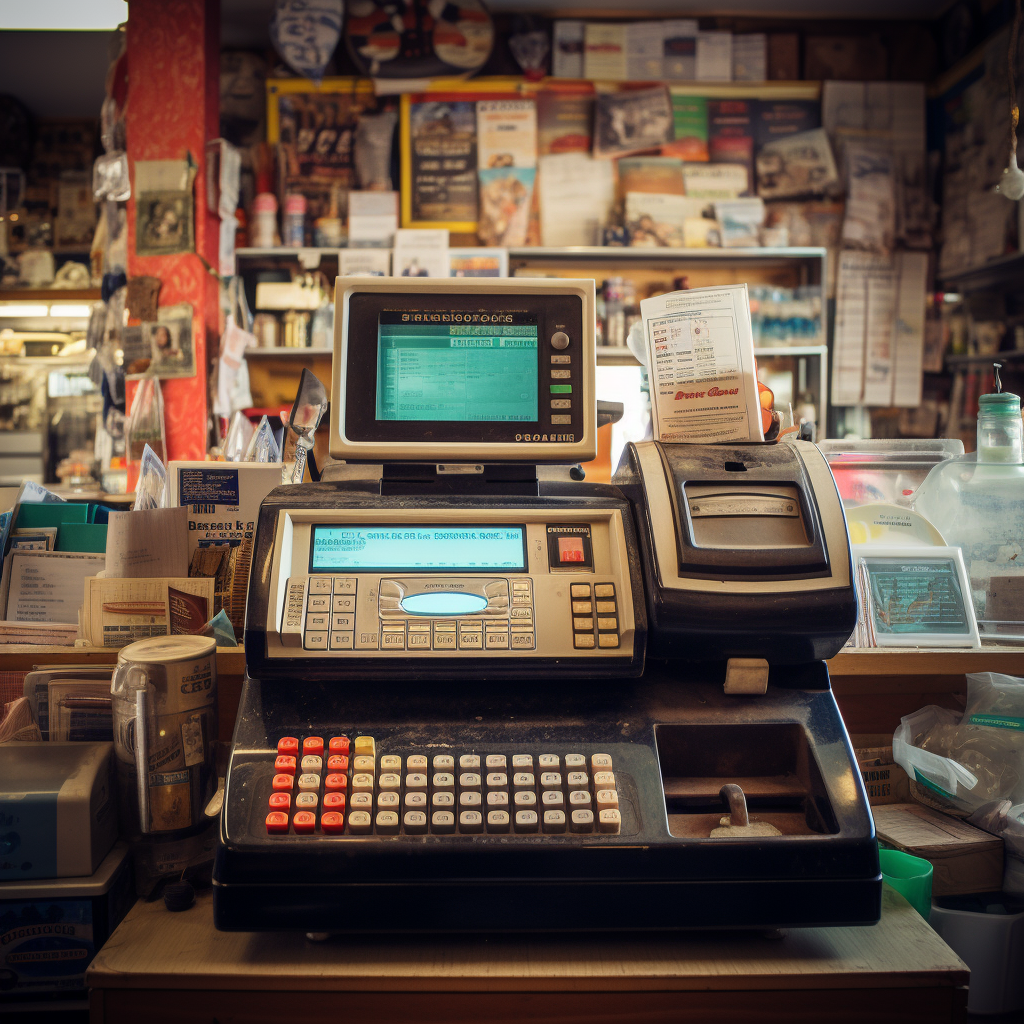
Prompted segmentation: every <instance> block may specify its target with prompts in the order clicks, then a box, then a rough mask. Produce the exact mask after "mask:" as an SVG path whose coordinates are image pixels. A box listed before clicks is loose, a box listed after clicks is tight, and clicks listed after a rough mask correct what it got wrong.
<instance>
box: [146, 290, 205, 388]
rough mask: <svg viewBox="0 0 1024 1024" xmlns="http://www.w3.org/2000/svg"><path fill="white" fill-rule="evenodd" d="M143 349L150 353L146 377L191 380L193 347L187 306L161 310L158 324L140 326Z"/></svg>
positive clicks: (188, 307) (192, 374)
mask: <svg viewBox="0 0 1024 1024" xmlns="http://www.w3.org/2000/svg"><path fill="white" fill-rule="evenodd" d="M142 338H143V345H144V347H145V348H147V349H148V351H149V366H148V367H147V369H146V371H145V372H146V373H147V374H149V375H150V376H153V377H162V378H168V377H194V376H195V373H196V354H195V343H194V340H193V337H192V307H191V306H190V305H188V304H187V303H179V304H178V305H177V306H166V307H163V308H161V310H160V312H159V317H158V319H157V320H155V321H153V322H151V323H144V324H143V325H142Z"/></svg>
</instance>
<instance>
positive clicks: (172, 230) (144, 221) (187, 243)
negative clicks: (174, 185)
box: [135, 192, 196, 256]
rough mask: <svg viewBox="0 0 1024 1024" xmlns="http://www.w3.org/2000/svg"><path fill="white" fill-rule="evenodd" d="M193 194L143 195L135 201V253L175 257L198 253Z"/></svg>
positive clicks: (150, 193) (149, 193)
mask: <svg viewBox="0 0 1024 1024" xmlns="http://www.w3.org/2000/svg"><path fill="white" fill-rule="evenodd" d="M193 221H194V217H193V204H192V193H191V192H143V193H141V194H140V195H139V197H138V199H137V200H136V201H135V252H136V253H137V254H138V255H139V256H172V255H174V254H175V253H179V252H194V251H195V247H196V245H195V235H194V231H193Z"/></svg>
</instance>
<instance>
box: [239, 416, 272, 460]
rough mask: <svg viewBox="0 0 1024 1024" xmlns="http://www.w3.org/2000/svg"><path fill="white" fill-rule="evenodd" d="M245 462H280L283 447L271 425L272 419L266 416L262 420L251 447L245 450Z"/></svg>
mask: <svg viewBox="0 0 1024 1024" xmlns="http://www.w3.org/2000/svg"><path fill="white" fill-rule="evenodd" d="M242 461H243V462H280V461H281V449H280V448H279V447H278V445H277V438H275V437H274V431H273V430H272V429H271V427H270V420H269V419H267V417H266V416H264V417H263V419H261V420H260V425H259V426H258V427H257V428H256V432H255V433H254V434H253V435H252V440H251V441H250V442H249V447H248V448H247V449H246V450H245V458H244V459H242Z"/></svg>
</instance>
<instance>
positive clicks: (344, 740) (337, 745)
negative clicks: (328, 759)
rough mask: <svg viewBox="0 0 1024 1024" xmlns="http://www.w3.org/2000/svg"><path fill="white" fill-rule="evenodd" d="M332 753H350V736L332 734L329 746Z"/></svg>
mask: <svg viewBox="0 0 1024 1024" xmlns="http://www.w3.org/2000/svg"><path fill="white" fill-rule="evenodd" d="M327 749H328V750H329V751H330V752H331V753H332V754H347V753H348V737H347V736H332V737H331V743H330V746H329V747H328V748H327Z"/></svg>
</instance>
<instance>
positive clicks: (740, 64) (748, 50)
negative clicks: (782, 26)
mask: <svg viewBox="0 0 1024 1024" xmlns="http://www.w3.org/2000/svg"><path fill="white" fill-rule="evenodd" d="M732 79H733V81H734V82H765V81H767V80H768V36H766V35H765V34H764V33H763V32H745V33H743V34H742V35H736V36H733V37H732Z"/></svg>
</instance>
